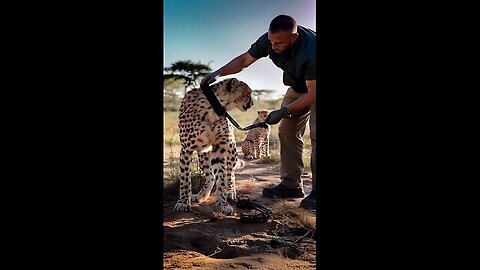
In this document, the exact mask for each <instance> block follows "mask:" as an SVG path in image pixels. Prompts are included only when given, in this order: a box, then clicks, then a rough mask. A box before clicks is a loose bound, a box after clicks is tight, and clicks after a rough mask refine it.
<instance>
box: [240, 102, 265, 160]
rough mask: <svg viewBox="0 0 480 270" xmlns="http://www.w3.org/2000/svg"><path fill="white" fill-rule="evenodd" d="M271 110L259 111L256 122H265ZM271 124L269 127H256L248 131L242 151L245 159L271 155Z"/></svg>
mask: <svg viewBox="0 0 480 270" xmlns="http://www.w3.org/2000/svg"><path fill="white" fill-rule="evenodd" d="M268 113H269V111H267V110H260V111H258V112H257V114H258V116H257V119H256V120H255V121H254V122H253V123H254V124H256V123H260V122H264V121H265V118H266V117H267V115H268ZM269 136H270V126H267V128H254V129H251V130H249V131H248V133H247V137H246V138H245V141H244V142H243V144H242V152H243V156H244V158H245V159H254V158H262V157H270V153H269V152H270V149H269V145H268V143H269V139H268V138H269Z"/></svg>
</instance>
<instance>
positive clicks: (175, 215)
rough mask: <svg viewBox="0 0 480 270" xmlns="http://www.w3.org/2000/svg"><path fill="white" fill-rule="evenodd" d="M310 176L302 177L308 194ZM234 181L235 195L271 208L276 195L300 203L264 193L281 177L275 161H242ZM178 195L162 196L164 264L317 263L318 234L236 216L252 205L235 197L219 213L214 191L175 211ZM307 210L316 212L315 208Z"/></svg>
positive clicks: (244, 265) (171, 266)
mask: <svg viewBox="0 0 480 270" xmlns="http://www.w3.org/2000/svg"><path fill="white" fill-rule="evenodd" d="M238 150H239V151H240V152H241V148H239V149H238ZM305 154H308V153H305ZM240 157H243V155H242V154H241V153H240ZM310 177H311V175H310V173H308V175H305V176H304V177H303V180H304V191H305V193H306V194H309V193H310V191H311V186H312V183H311V178H310ZM236 181H237V182H236V187H237V192H238V195H240V196H248V197H249V198H251V199H252V200H254V201H255V202H257V203H260V204H263V205H265V206H267V207H269V208H271V207H272V206H273V205H274V204H275V203H277V202H280V201H284V202H286V203H288V204H293V205H294V206H296V207H298V206H299V204H300V201H301V200H302V199H301V198H298V199H288V200H285V199H283V200H282V199H270V198H264V197H262V195H261V191H262V189H263V188H264V187H270V186H273V185H275V184H278V183H279V182H280V179H279V166H278V165H276V166H275V165H269V164H262V163H261V162H259V161H258V160H254V161H246V167H245V168H244V169H243V170H240V171H238V172H236ZM177 199H178V194H176V195H173V194H171V195H166V196H164V206H163V207H164V208H163V209H164V222H163V231H164V243H163V247H164V250H163V251H164V253H163V264H164V269H315V266H316V258H315V256H316V247H315V242H316V240H315V235H312V232H311V231H308V230H305V229H303V230H302V229H301V228H293V227H288V226H285V224H284V223H281V222H279V221H278V220H274V219H270V220H269V221H268V222H264V223H256V224H252V223H243V222H240V220H239V215H240V213H243V212H249V211H250V210H247V209H241V208H236V207H235V203H234V202H230V204H231V205H232V206H234V209H235V213H236V214H235V215H234V216H228V217H226V216H218V215H217V214H213V211H214V205H213V198H212V196H211V197H210V199H209V200H207V201H206V202H204V203H203V204H194V205H192V211H191V212H188V213H179V212H175V211H173V207H174V205H175V203H176V200H177ZM310 212H311V215H312V216H314V215H315V210H311V211H310ZM305 232H306V233H305ZM309 233H310V234H309ZM295 241H297V242H295Z"/></svg>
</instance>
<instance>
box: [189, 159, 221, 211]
mask: <svg viewBox="0 0 480 270" xmlns="http://www.w3.org/2000/svg"><path fill="white" fill-rule="evenodd" d="M198 160H199V161H200V167H201V169H202V171H203V174H204V175H205V184H204V185H203V187H202V189H201V190H200V192H198V194H194V195H192V201H197V202H199V203H201V202H204V201H206V200H207V199H208V197H210V192H211V191H212V188H213V184H214V183H215V182H214V181H215V180H214V178H213V172H212V169H211V168H210V167H211V165H210V152H206V153H203V152H200V153H198Z"/></svg>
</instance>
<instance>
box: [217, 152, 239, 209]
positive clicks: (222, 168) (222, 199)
mask: <svg viewBox="0 0 480 270" xmlns="http://www.w3.org/2000/svg"><path fill="white" fill-rule="evenodd" d="M229 148H230V147H229V145H228V144H219V145H217V146H213V149H214V150H213V151H212V154H211V157H212V158H211V164H212V170H213V173H214V175H215V180H216V185H217V190H216V192H215V205H216V206H217V209H218V211H220V212H221V213H223V214H226V215H232V214H233V207H232V206H230V205H229V204H228V202H227V191H228V187H227V178H226V175H225V174H226V168H227V160H226V158H225V157H226V153H225V152H226V151H227V150H229ZM230 151H231V150H230ZM234 162H235V161H233V164H235V163H234Z"/></svg>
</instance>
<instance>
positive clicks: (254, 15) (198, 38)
mask: <svg viewBox="0 0 480 270" xmlns="http://www.w3.org/2000/svg"><path fill="white" fill-rule="evenodd" d="M280 14H286V15H290V16H292V17H293V18H295V20H296V21H297V23H298V24H300V25H302V26H305V27H308V28H310V29H313V30H316V24H315V0H241V1H239V0H164V67H166V66H169V65H170V64H171V63H173V62H175V61H178V60H192V61H201V62H202V63H205V64H206V63H208V62H210V61H212V62H211V64H210V66H211V67H212V69H213V70H216V69H218V68H220V67H221V66H223V65H225V64H226V63H227V62H228V61H230V60H231V59H233V58H234V57H236V56H238V55H240V54H242V53H244V52H246V51H247V50H248V49H249V48H250V46H251V44H252V43H254V42H255V41H256V40H257V38H259V37H260V36H261V35H262V34H264V33H265V32H266V31H267V30H268V25H269V24H270V21H271V20H272V19H273V18H275V17H276V16H277V15H280ZM282 73H283V72H282V70H280V69H279V68H277V67H276V66H275V65H274V64H273V63H272V62H271V60H270V59H268V57H265V58H261V59H259V60H258V61H257V62H255V63H254V64H252V65H251V66H250V67H248V68H247V69H245V70H243V71H242V72H240V73H237V74H235V75H231V76H227V77H225V78H228V77H236V78H238V79H239V80H242V81H245V82H246V83H247V84H248V85H249V86H250V87H251V88H252V89H271V90H275V91H276V95H277V96H280V95H283V94H284V93H285V91H286V89H287V86H284V85H283V83H282Z"/></svg>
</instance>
